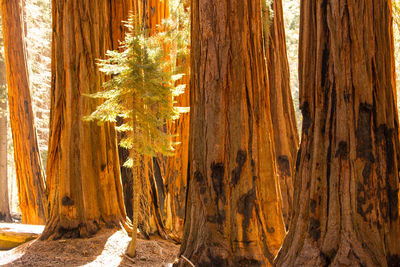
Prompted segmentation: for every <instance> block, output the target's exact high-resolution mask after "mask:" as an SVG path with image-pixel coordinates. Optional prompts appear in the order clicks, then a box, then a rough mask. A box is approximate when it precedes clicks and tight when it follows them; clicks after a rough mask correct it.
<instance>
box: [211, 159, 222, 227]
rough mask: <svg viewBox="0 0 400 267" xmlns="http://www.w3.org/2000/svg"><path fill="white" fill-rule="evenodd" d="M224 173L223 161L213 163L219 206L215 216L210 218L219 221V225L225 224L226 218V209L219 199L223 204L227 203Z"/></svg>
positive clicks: (212, 170)
mask: <svg viewBox="0 0 400 267" xmlns="http://www.w3.org/2000/svg"><path fill="white" fill-rule="evenodd" d="M224 175H225V168H224V164H223V163H215V162H213V163H212V164H211V180H212V183H213V188H214V192H215V195H216V197H215V205H216V207H217V212H216V214H215V215H214V216H211V217H210V218H209V219H210V220H211V221H212V222H217V223H218V224H219V225H223V221H224V220H225V210H224V209H223V207H221V205H220V203H219V200H221V201H222V203H223V204H226V197H225V191H224V187H225V186H224Z"/></svg>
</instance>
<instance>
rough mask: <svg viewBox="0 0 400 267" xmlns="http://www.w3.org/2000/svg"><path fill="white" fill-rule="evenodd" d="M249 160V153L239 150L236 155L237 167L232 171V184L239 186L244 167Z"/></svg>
mask: <svg viewBox="0 0 400 267" xmlns="http://www.w3.org/2000/svg"><path fill="white" fill-rule="evenodd" d="M246 160H247V153H246V151H244V150H239V151H238V152H237V154H236V167H235V169H234V170H233V171H232V182H233V184H235V185H236V184H237V183H238V182H239V180H240V175H241V174H242V170H243V166H244V164H245V163H246Z"/></svg>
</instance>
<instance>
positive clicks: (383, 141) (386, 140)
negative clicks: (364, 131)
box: [376, 124, 395, 174]
mask: <svg viewBox="0 0 400 267" xmlns="http://www.w3.org/2000/svg"><path fill="white" fill-rule="evenodd" d="M393 135H394V129H389V128H388V127H387V125H385V124H381V125H379V127H378V129H377V130H376V145H377V147H380V148H382V149H383V150H384V151H385V156H386V160H385V162H386V172H387V174H393V173H394V171H395V170H394V157H395V153H394V144H393Z"/></svg>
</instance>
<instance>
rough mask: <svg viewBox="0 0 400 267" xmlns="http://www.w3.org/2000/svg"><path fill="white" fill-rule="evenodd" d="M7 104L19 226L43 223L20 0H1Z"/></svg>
mask: <svg viewBox="0 0 400 267" xmlns="http://www.w3.org/2000/svg"><path fill="white" fill-rule="evenodd" d="M0 3H1V15H2V24H3V37H4V51H5V60H6V70H7V85H8V102H9V111H10V121H11V129H12V135H13V142H14V159H15V169H16V174H17V183H18V196H19V207H20V209H21V213H22V222H23V223H29V224H43V223H44V222H45V210H44V208H45V196H44V174H43V170H42V165H41V159H40V154H39V148H38V142H37V137H36V129H35V127H34V115H33V110H32V101H31V95H30V89H29V75H28V69H27V63H26V51H25V44H24V30H23V24H22V23H23V16H22V14H23V13H22V9H21V1H20V0H14V1H11V0H1V1H0Z"/></svg>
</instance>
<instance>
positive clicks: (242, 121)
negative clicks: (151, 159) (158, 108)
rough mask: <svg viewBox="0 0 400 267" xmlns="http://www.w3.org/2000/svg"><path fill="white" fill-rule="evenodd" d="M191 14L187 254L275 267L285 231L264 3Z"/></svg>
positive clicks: (208, 5)
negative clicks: (263, 25)
mask: <svg viewBox="0 0 400 267" xmlns="http://www.w3.org/2000/svg"><path fill="white" fill-rule="evenodd" d="M191 11H192V26H191V27H192V29H191V32H192V37H191V38H192V42H191V56H192V57H191V91H190V92H191V93H190V104H191V105H190V106H191V113H190V116H191V119H190V121H191V124H190V141H189V160H190V179H189V188H188V198H187V207H186V208H187V210H186V220H185V232H184V241H183V244H182V247H181V254H183V255H184V256H185V257H186V258H188V259H190V260H191V261H192V262H193V263H194V264H195V265H196V266H265V265H269V264H270V263H272V261H273V259H274V255H275V254H276V253H277V251H278V249H279V248H280V245H281V241H282V239H283V237H284V234H285V229H284V224H283V217H282V210H281V199H280V193H279V184H278V180H277V175H276V170H275V159H274V143H273V139H272V138H273V137H272V123H271V116H270V111H269V92H268V90H269V88H268V78H267V73H266V62H265V60H264V58H265V57H264V56H265V55H264V53H265V50H264V48H263V41H262V23H261V4H260V2H257V1H253V0H245V1H243V0H222V1H199V0H193V1H192V5H191ZM185 264H186V263H185V261H183V260H182V261H180V262H179V264H178V265H185Z"/></svg>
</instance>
